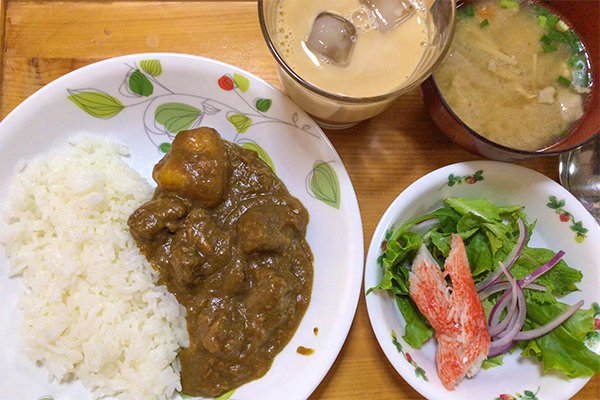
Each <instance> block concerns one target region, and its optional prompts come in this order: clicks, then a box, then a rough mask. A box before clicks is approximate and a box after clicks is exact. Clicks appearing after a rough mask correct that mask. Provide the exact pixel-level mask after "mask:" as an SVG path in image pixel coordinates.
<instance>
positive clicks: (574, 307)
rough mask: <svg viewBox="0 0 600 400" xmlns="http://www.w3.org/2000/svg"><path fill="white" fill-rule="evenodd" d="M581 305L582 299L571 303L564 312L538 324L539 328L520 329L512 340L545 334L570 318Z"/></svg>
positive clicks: (527, 338)
mask: <svg viewBox="0 0 600 400" xmlns="http://www.w3.org/2000/svg"><path fill="white" fill-rule="evenodd" d="M582 306H583V300H579V301H578V302H577V303H575V304H573V305H572V306H571V307H570V308H569V309H568V310H566V311H565V312H564V313H562V314H560V315H559V316H558V317H556V318H555V319H554V320H552V321H550V322H548V323H547V324H546V325H543V326H540V327H539V328H535V329H531V330H529V331H522V332H519V333H518V334H517V336H515V339H514V340H531V339H535V338H538V337H540V336H543V335H545V334H546V333H548V332H550V331H552V330H553V329H555V328H556V327H558V326H559V325H560V324H562V323H563V322H565V321H566V320H568V319H569V318H571V316H573V314H575V313H576V312H577V310H579V309H580V308H581V307H582Z"/></svg>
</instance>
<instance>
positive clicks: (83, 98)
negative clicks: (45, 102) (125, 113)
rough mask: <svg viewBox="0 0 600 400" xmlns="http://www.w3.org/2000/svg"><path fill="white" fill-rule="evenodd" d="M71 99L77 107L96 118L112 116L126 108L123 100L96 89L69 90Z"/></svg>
mask: <svg viewBox="0 0 600 400" xmlns="http://www.w3.org/2000/svg"><path fill="white" fill-rule="evenodd" d="M68 92H69V96H68V97H67V98H68V99H69V100H71V101H72V102H73V103H74V104H75V105H76V106H77V107H79V108H81V109H82V110H83V111H85V112H86V113H88V114H90V115H91V116H93V117H96V118H103V119H108V118H112V117H114V116H115V115H117V114H118V113H120V112H121V110H123V109H124V108H125V105H123V103H121V101H120V100H119V99H117V98H115V97H113V96H111V95H109V94H108V93H105V92H102V91H100V90H96V89H81V90H77V89H75V90H68Z"/></svg>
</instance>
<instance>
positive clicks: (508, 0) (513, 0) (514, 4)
mask: <svg viewBox="0 0 600 400" xmlns="http://www.w3.org/2000/svg"><path fill="white" fill-rule="evenodd" d="M500 7H502V8H516V9H517V10H518V9H519V7H520V5H519V2H518V1H517V0H500Z"/></svg>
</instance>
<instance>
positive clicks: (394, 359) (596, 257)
mask: <svg viewBox="0 0 600 400" xmlns="http://www.w3.org/2000/svg"><path fill="white" fill-rule="evenodd" d="M450 197H461V198H466V199H476V198H484V199H487V200H489V201H490V202H492V203H494V204H496V205H499V206H522V207H523V212H524V213H525V214H526V215H527V220H528V222H530V223H531V222H535V228H534V229H533V233H532V236H531V238H530V240H529V243H528V246H529V247H543V248H547V249H551V250H552V251H553V252H555V253H556V252H558V251H559V250H563V251H564V252H565V256H564V258H563V259H564V260H565V261H566V262H567V264H568V265H569V266H571V267H572V268H574V269H577V270H579V271H581V273H582V274H583V277H582V279H581V281H580V282H579V283H577V287H578V288H579V290H578V291H574V292H572V293H569V294H568V295H567V296H565V297H562V298H560V299H559V300H560V301H561V302H563V303H566V304H569V305H572V304H575V303H576V302H578V301H579V300H583V301H584V305H583V308H584V309H592V311H590V313H591V314H594V322H595V324H594V325H593V326H592V327H591V330H590V331H589V332H587V334H586V335H585V337H584V338H583V339H582V342H583V344H584V345H585V346H586V347H587V348H588V349H590V350H591V351H594V352H596V353H599V352H600V346H599V341H600V340H599V339H600V330H598V329H599V328H600V307H598V303H600V292H599V291H598V287H599V286H600V253H599V252H598V251H597V246H598V243H600V228H599V226H598V224H597V222H596V221H595V219H594V218H593V217H592V216H591V215H590V214H589V213H588V212H587V211H586V209H585V208H584V207H583V206H582V205H581V204H580V203H579V202H578V201H577V200H576V198H575V197H573V196H572V195H571V194H570V193H569V192H568V191H567V190H565V189H564V188H563V187H562V186H560V185H559V184H558V183H556V182H554V181H552V180H551V179H549V178H547V177H546V176H544V175H542V174H540V173H538V172H535V171H532V170H530V169H527V168H524V167H521V166H518V165H513V164H506V163H501V162H494V161H474V162H464V163H458V164H453V165H449V166H446V167H443V168H440V169H438V170H436V171H433V172H431V173H429V174H427V175H425V176H423V177H422V178H420V179H418V180H417V181H416V182H414V183H413V184H412V185H410V186H409V187H408V188H407V189H406V190H404V191H403V192H402V193H401V194H400V195H399V196H398V197H397V198H396V200H395V201H394V202H393V203H392V204H391V205H390V207H389V208H388V210H387V211H386V212H385V214H384V215H383V217H382V218H381V221H380V222H379V225H378V226H377V229H376V230H375V233H374V235H373V239H372V241H371V244H370V247H369V252H368V255H367V260H366V270H365V290H366V291H367V293H368V294H367V295H366V304H367V309H368V312H369V318H370V320H371V325H372V328H373V330H374V332H375V335H376V337H377V340H378V341H379V344H380V346H381V348H382V349H383V351H384V353H385V355H386V356H387V358H388V359H389V361H390V363H391V364H392V365H393V366H394V368H395V369H396V370H397V371H398V373H399V374H400V375H401V376H402V377H403V378H404V379H405V380H406V381H407V382H408V383H409V384H410V385H411V386H412V387H414V388H415V389H416V390H417V391H418V392H419V393H421V394H422V395H423V396H425V397H426V398H428V399H445V400H449V399H490V400H494V399H528V400H533V399H540V400H542V399H567V398H570V397H571V396H573V395H575V393H577V392H578V391H579V390H580V389H581V388H582V387H583V386H584V385H585V383H586V382H587V381H588V380H589V379H590V378H589V377H579V378H572V379H570V378H568V377H566V376H565V375H564V374H562V373H561V372H555V371H553V370H552V371H547V372H544V368H543V365H542V363H541V362H538V361H537V360H535V359H532V358H529V357H527V358H526V357H522V356H521V355H520V353H521V350H520V349H519V348H516V351H513V352H511V353H507V354H506V355H505V356H504V359H503V363H502V365H500V366H496V367H493V368H489V369H482V370H481V371H480V372H479V373H478V374H477V375H476V376H475V377H473V378H471V379H464V380H462V381H461V382H459V383H458V385H457V386H456V387H455V388H454V390H452V391H448V390H446V389H445V388H444V386H443V385H442V383H441V381H440V379H439V378H438V374H437V370H436V358H435V357H436V356H435V355H436V346H437V344H436V342H435V340H428V341H427V342H426V343H425V344H424V345H423V346H422V347H421V348H420V349H417V348H413V347H411V346H410V345H409V344H408V343H407V342H406V341H405V340H404V339H403V337H402V336H403V335H404V334H405V327H406V321H405V319H404V317H403V315H402V313H401V312H400V311H399V309H398V306H397V305H396V301H395V298H394V295H393V294H392V293H391V292H390V291H386V290H374V291H370V292H369V289H370V288H373V287H375V286H377V285H378V284H379V283H380V281H381V279H382V276H383V268H382V267H381V265H380V256H381V255H382V243H383V242H384V241H385V240H386V238H387V236H386V234H387V233H388V232H389V231H390V229H393V228H394V227H398V226H400V225H401V224H403V223H406V222H408V221H410V220H411V219H413V218H415V217H418V216H421V215H423V214H426V213H428V212H431V211H433V210H435V209H438V208H440V207H442V206H443V205H444V199H446V198H450ZM594 310H595V311H594ZM591 314H590V315H591ZM594 329H595V330H594ZM557 351H558V350H557ZM553 354H554V356H553V357H561V356H563V358H564V360H563V361H564V362H566V363H567V364H569V363H570V362H571V361H566V360H567V357H564V356H566V355H567V354H569V352H565V353H564V354H562V355H560V354H559V353H554V352H553ZM569 360H570V358H569Z"/></svg>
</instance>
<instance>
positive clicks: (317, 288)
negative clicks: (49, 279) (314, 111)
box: [0, 53, 363, 400]
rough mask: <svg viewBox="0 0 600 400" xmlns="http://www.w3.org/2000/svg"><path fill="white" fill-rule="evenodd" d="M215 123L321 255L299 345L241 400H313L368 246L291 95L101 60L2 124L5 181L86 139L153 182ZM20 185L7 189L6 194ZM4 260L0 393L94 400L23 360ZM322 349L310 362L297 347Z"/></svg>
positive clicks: (230, 77)
mask: <svg viewBox="0 0 600 400" xmlns="http://www.w3.org/2000/svg"><path fill="white" fill-rule="evenodd" d="M202 125H205V126H210V127H213V128H215V129H217V130H218V131H219V132H220V133H221V135H222V136H223V137H224V138H226V139H228V140H230V141H233V142H235V143H238V144H240V145H241V146H244V147H246V148H248V149H251V150H254V151H256V152H257V153H258V154H259V156H260V157H261V158H262V159H263V160H264V161H265V162H266V163H267V164H269V165H270V166H271V168H272V169H273V170H274V171H275V172H276V173H277V175H278V176H279V177H280V178H281V179H282V180H283V182H285V183H286V185H287V187H288V189H289V190H290V192H291V193H292V194H293V195H294V196H296V197H298V198H299V199H300V200H301V201H302V203H303V204H304V205H305V206H306V208H307V209H308V211H309V213H310V223H309V225H308V233H307V239H308V242H309V243H310V245H311V248H312V251H313V253H314V256H315V265H314V266H315V276H314V286H313V293H312V300H311V303H310V306H309V308H308V310H307V312H306V315H305V316H304V319H303V320H302V322H301V324H300V326H299V328H298V330H297V332H296V334H295V336H294V337H293V338H292V340H291V341H290V343H289V344H288V346H287V347H285V349H284V350H283V351H282V352H281V353H280V354H279V355H278V356H277V357H276V358H275V361H274V363H273V366H272V368H271V369H270V371H269V372H268V373H267V374H266V375H265V376H264V377H263V378H261V379H259V380H257V381H254V382H251V383H248V384H246V385H244V386H242V387H240V388H239V389H237V390H236V391H235V392H234V393H233V394H232V395H231V396H230V398H231V399H244V400H252V399H261V400H262V399H283V398H285V399H305V398H307V397H308V396H309V395H310V393H311V392H312V391H313V390H314V389H315V387H316V386H317V385H318V384H319V382H320V381H321V380H322V379H323V377H324V376H325V374H326V373H327V371H328V370H329V368H330V367H331V365H332V364H333V362H334V360H335V358H336V356H337V354H338V352H339V350H340V348H341V346H342V344H343V342H344V340H345V338H346V335H347V333H348V330H349V328H350V324H351V322H352V319H353V316H354V313H355V310H356V305H357V301H358V296H359V292H360V285H361V281H362V263H363V237H362V225H361V220H360V213H359V209H358V203H357V200H356V196H355V194H354V189H353V187H352V184H351V182H350V179H349V177H348V174H347V172H346V170H345V168H344V165H343V164H342V161H341V160H340V158H339V156H338V154H337V153H336V151H335V149H334V148H333V147H332V145H331V143H330V142H329V141H328V139H327V138H326V137H325V135H324V134H323V132H322V131H321V130H320V129H319V127H318V126H317V125H316V124H315V123H314V122H313V121H312V120H311V119H310V117H308V116H307V115H306V114H305V113H304V112H302V111H301V110H300V109H299V108H298V107H297V106H296V105H295V104H293V103H292V102H291V100H289V99H288V98H287V97H286V96H285V95H283V94H282V93H280V92H278V91H277V90H275V89H274V88H272V87H271V86H269V85H268V84H267V83H265V82H264V81H262V80H261V79H259V78H257V77H255V76H253V75H251V74H249V73H247V72H245V71H242V70H240V69H238V68H235V67H233V66H230V65H227V64H223V63H221V62H218V61H214V60H209V59H205V58H200V57H194V56H187V55H179V54H163V53H159V54H140V55H131V56H125V57H119V58H114V59H110V60H106V61H102V62H99V63H96V64H93V65H90V66H87V67H84V68H81V69H79V70H77V71H74V72H72V73H70V74H68V75H66V76H64V77H62V78H60V79H58V80H56V81H54V82H52V83H51V84H49V85H47V86H46V87H44V88H43V89H41V90H40V91H38V92H37V93H35V94H34V95H33V96H31V97H30V98H29V99H27V100H26V101H24V102H23V104H21V105H20V106H19V107H18V108H17V109H15V110H14V111H13V112H12V113H11V114H10V115H9V116H8V117H6V119H5V120H4V121H2V123H0V173H2V175H3V176H4V177H9V176H11V174H12V173H13V171H14V169H15V168H16V167H17V166H18V165H19V161H20V160H22V159H27V158H30V157H34V156H36V155H38V154H41V153H43V152H44V151H46V150H47V149H48V148H49V147H52V146H55V145H60V144H63V143H65V142H66V140H67V138H68V137H70V136H72V135H74V134H76V133H79V132H82V131H85V132H91V133H95V134H100V135H106V136H109V137H112V138H115V139H116V140H117V141H119V142H121V143H123V144H125V145H127V146H128V147H129V149H130V153H131V156H130V157H129V159H128V162H129V163H130V165H131V166H132V167H133V168H135V169H136V170H137V171H138V172H140V173H141V174H142V176H144V177H145V178H147V179H148V181H149V182H152V181H151V171H152V167H153V165H154V164H155V163H156V162H157V161H158V160H159V159H160V158H161V157H162V156H163V155H164V153H165V152H167V151H168V150H169V148H170V142H171V141H172V139H173V137H174V135H175V134H176V133H177V132H178V131H181V130H185V129H190V128H194V127H198V126H202ZM8 183H9V180H8V179H6V178H5V179H3V180H2V181H1V182H0V197H3V196H5V194H6V192H7V187H8ZM6 271H7V268H6V259H5V258H4V256H3V255H1V254H0V304H1V307H2V312H1V313H0V335H1V336H2V338H3V343H2V346H1V347H0V359H1V360H2V363H0V376H1V377H2V379H0V393H2V395H3V397H4V398H15V399H16V398H22V399H25V398H28V399H38V398H41V397H43V396H48V397H46V398H52V397H53V398H54V399H57V400H58V399H75V398H77V399H86V398H91V395H90V393H88V392H87V391H86V390H85V389H84V388H83V387H82V386H81V384H79V383H77V382H74V383H66V384H56V383H48V382H47V376H46V373H45V371H44V369H43V368H40V367H36V366H34V365H32V363H30V362H29V361H28V360H27V359H26V358H25V356H24V355H22V353H21V351H20V342H19V334H20V333H19V330H20V328H19V327H20V324H19V321H20V318H19V312H18V293H19V291H20V290H22V289H21V286H20V282H19V281H18V280H16V279H8V278H7V274H6ZM299 346H304V347H306V348H310V349H313V350H314V353H312V354H311V355H310V356H305V355H301V354H299V353H298V352H297V351H296V350H297V348H298V347H299Z"/></svg>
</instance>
